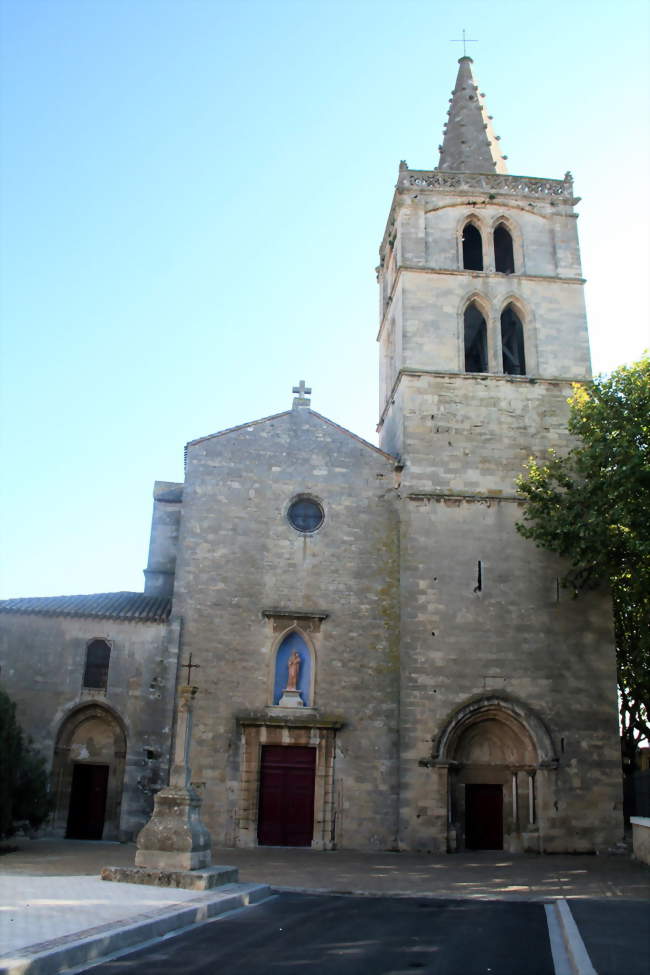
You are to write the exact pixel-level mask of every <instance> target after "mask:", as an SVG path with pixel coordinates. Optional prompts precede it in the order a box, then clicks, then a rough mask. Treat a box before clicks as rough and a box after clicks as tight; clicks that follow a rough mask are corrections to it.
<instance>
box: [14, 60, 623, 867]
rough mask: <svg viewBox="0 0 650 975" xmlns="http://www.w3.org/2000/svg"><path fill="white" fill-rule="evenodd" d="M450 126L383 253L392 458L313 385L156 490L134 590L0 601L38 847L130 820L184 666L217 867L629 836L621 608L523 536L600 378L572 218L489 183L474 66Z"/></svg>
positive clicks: (505, 184)
mask: <svg viewBox="0 0 650 975" xmlns="http://www.w3.org/2000/svg"><path fill="white" fill-rule="evenodd" d="M450 101H451V105H450V110H449V120H448V123H447V126H446V130H445V136H444V140H443V144H442V146H441V153H440V162H439V165H438V167H437V169H435V170H431V171H429V170H427V171H422V170H411V169H409V168H408V166H407V165H406V163H402V164H400V169H399V177H398V182H397V186H396V189H395V194H394V199H393V203H392V206H391V210H390V213H389V217H388V222H387V226H386V232H385V235H384V239H383V241H382V244H381V248H380V265H379V268H378V281H379V290H380V323H379V335H378V341H379V348H380V382H379V386H380V402H379V427H378V430H379V438H380V439H379V444H380V446H379V447H375V446H373V445H371V444H369V443H367V442H366V441H364V440H362V439H360V438H359V437H357V436H355V435H354V434H352V433H350V432H349V431H348V430H345V429H344V428H342V427H340V426H338V425H337V424H335V423H333V422H332V421H331V420H328V419H327V418H325V417H323V416H321V415H320V414H318V413H317V412H315V411H314V410H312V409H311V405H310V400H309V396H308V394H309V392H310V391H309V390H307V389H306V388H305V386H304V383H302V382H301V384H300V386H298V387H296V389H295V390H294V393H295V394H296V395H295V398H294V400H293V405H292V408H291V409H290V410H287V411H286V412H284V413H280V414H277V415H275V416H270V417H266V418H264V419H261V420H256V421H253V422H250V423H246V424H243V425H241V426H238V427H235V428H233V429H231V430H226V431H223V432H221V433H217V434H213V435H210V436H206V437H203V438H200V439H198V440H194V441H192V442H190V443H189V444H188V445H187V447H186V466H185V478H184V481H183V483H182V484H172V483H168V482H156V485H155V488H154V513H153V521H152V531H151V544H150V551H149V562H148V566H147V569H146V570H145V580H146V581H145V590H144V593H104V594H96V595H92V596H71V597H53V598H48V597H44V598H34V599H31V598H28V599H14V600H5V601H4V602H3V603H1V604H0V622H2V630H3V637H2V644H1V647H2V678H3V682H4V684H5V686H6V688H7V690H8V691H9V693H10V694H11V695H12V696H13V697H14V699H15V700H16V701H17V704H18V711H19V717H20V720H21V721H22V723H23V725H24V727H25V728H26V730H27V731H29V732H30V733H31V734H32V736H33V737H34V739H35V742H36V743H37V744H38V745H39V746H40V747H41V748H42V749H43V750H44V751H45V752H46V753H48V754H50V755H51V756H52V776H53V778H52V783H53V789H54V793H55V797H56V809H55V813H54V816H53V820H52V823H51V824H50V829H51V830H52V831H53V832H55V833H58V834H59V835H70V836H75V835H76V836H84V835H86V836H88V837H93V836H94V837H98V836H103V837H104V838H118V837H119V838H129V837H132V836H133V835H134V834H135V833H136V832H137V830H138V829H139V828H140V827H141V826H142V825H143V824H144V822H145V821H146V819H147V817H148V814H149V811H150V809H151V797H152V795H153V793H154V792H155V791H156V790H157V789H158V788H160V787H161V785H163V784H164V783H165V781H166V776H167V774H168V766H169V755H170V747H171V744H172V737H173V722H174V706H175V696H176V695H175V689H176V687H177V686H178V685H179V684H182V683H185V682H186V681H187V672H186V671H184V670H183V666H182V665H184V664H185V663H186V662H187V661H189V660H190V659H191V662H192V663H193V664H194V665H198V666H199V668H200V669H198V670H196V671H194V672H192V673H191V681H192V682H193V683H194V682H196V683H197V684H198V685H199V688H200V691H199V694H198V695H197V698H196V707H195V713H194V734H193V743H192V755H191V765H192V769H193V778H194V780H195V785H196V787H197V789H198V791H199V792H200V794H201V795H202V798H203V807H202V808H203V813H202V814H203V819H204V821H205V823H206V825H207V826H208V828H209V829H210V831H211V833H212V836H213V842H214V843H215V844H216V845H226V846H228V845H240V846H255V845H257V844H271V845H298V846H311V847H313V848H318V849H332V848H334V847H339V848H351V849H355V848H356V849H408V850H427V851H433V852H437V853H440V852H453V851H455V850H460V849H464V848H473V849H505V850H508V851H510V852H517V851H524V850H527V851H539V852H559V851H589V850H595V849H606V848H607V847H608V846H611V845H612V844H614V843H615V842H616V841H617V840H618V839H620V836H621V833H622V811H621V771H620V751H619V743H618V727H617V707H616V673H615V657H614V643H613V626H612V619H611V606H610V603H609V600H608V598H607V596H606V594H604V593H603V592H592V593H588V594H585V595H584V596H581V597H580V599H579V600H574V599H572V598H571V597H570V595H569V594H567V593H566V591H564V590H563V589H562V588H561V586H560V584H559V579H560V577H561V575H562V573H563V567H562V564H561V563H560V561H559V560H558V559H556V558H555V557H554V556H553V555H551V554H549V553H546V552H543V551H541V550H538V549H536V548H535V547H534V546H533V545H532V544H531V543H530V542H529V541H526V540H524V539H522V538H521V537H520V536H519V535H518V534H517V532H516V530H515V523H516V522H517V520H519V519H520V518H521V516H522V501H521V499H520V498H518V497H517V495H516V493H515V479H516V476H517V475H518V474H519V473H520V472H521V470H522V468H523V465H524V463H525V462H526V460H527V459H528V457H529V456H531V455H533V454H534V455H537V456H540V455H542V454H543V453H544V452H545V451H546V450H547V448H549V447H554V448H556V449H559V450H562V449H564V448H566V447H567V445H568V441H567V433H566V419H567V405H566V400H567V397H568V396H569V395H570V393H571V383H572V382H574V381H580V380H585V379H588V378H589V376H590V365H589V347H588V338H587V327H586V316H585V308H584V299H583V284H584V282H583V279H582V276H581V274H582V272H581V267H580V256H579V249H578V239H577V229H576V214H575V211H574V206H575V204H576V203H577V200H576V198H575V197H574V195H573V184H572V181H571V178H570V175H569V174H567V176H566V177H565V178H564V179H563V180H551V179H537V178H530V177H519V176H510V175H508V174H507V172H506V170H505V162H504V159H505V157H503V156H502V155H501V154H500V152H499V150H498V140H497V139H496V137H495V136H494V134H493V131H492V127H491V119H490V117H489V116H488V115H487V110H486V107H485V103H484V99H483V96H482V94H481V93H480V92H479V90H478V87H477V85H476V82H475V79H474V76H473V74H472V62H471V59H470V58H468V57H463V58H461V59H460V62H459V72H458V78H457V81H456V85H455V88H454V91H453V93H452V98H451V100H450ZM190 655H191V657H190Z"/></svg>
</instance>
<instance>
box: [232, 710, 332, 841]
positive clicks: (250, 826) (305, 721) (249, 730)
mask: <svg viewBox="0 0 650 975" xmlns="http://www.w3.org/2000/svg"><path fill="white" fill-rule="evenodd" d="M269 710H271V709H269ZM277 710H278V709H277V708H274V709H273V711H277ZM310 711H311V709H310ZM237 727H238V730H239V735H240V755H241V761H240V781H239V808H238V816H237V827H238V828H237V845H238V846H247V847H251V846H257V845H258V843H257V814H258V806H259V791H260V766H261V757H262V746H263V745H285V746H286V745H307V746H310V747H312V748H315V749H316V783H315V792H314V836H313V839H312V843H311V848H312V849H313V850H333V849H335V846H336V839H335V834H334V826H335V818H334V756H335V753H336V732H337V731H338V730H339V729H340V728H342V727H343V722H342V721H341V720H340V719H339V718H336V717H319V716H317V715H316V714H314V713H313V712H311V713H310V712H307V713H305V714H302V713H301V714H299V715H296V713H295V711H293V713H292V714H287V716H286V717H283V716H280V715H276V714H273V715H270V714H268V713H266V712H260V713H253V712H250V713H247V714H238V715H237Z"/></svg>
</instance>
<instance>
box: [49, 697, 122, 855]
mask: <svg viewBox="0 0 650 975" xmlns="http://www.w3.org/2000/svg"><path fill="white" fill-rule="evenodd" d="M125 763H126V732H125V729H124V725H123V723H122V721H121V720H120V719H119V718H118V716H117V715H116V714H114V713H113V712H112V711H111V710H109V708H107V707H104V706H103V705H101V704H90V705H87V706H83V707H80V708H77V709H76V710H75V711H73V712H72V713H71V714H69V715H68V716H67V717H66V718H65V720H64V721H63V723H62V725H61V727H60V729H59V733H58V735H57V739H56V745H55V749H54V764H53V770H52V773H53V774H52V781H53V785H54V793H55V811H54V828H55V830H56V832H57V833H58V834H60V835H63V836H66V837H67V838H69V839H83V840H100V839H104V840H112V839H118V838H119V828H120V812H121V805H122V787H123V782H124V768H125Z"/></svg>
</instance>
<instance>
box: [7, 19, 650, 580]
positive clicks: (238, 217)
mask: <svg viewBox="0 0 650 975" xmlns="http://www.w3.org/2000/svg"><path fill="white" fill-rule="evenodd" d="M0 7H1V11H2V20H3V23H2V45H3V50H2V60H3V65H2V70H3V78H2V88H3V95H2V98H3V101H2V143H3V145H2V150H3V158H4V164H3V166H4V168H3V173H2V235H3V236H2V325H3V377H2V387H3V445H2V458H3V462H4V464H3V478H2V492H3V498H2V512H3V516H4V522H5V524H4V532H3V544H2V553H3V554H2V562H3V564H2V571H3V578H2V584H1V587H0V595H2V596H12V595H48V594H58V593H77V592H97V591H105V590H117V589H134V590H138V589H141V587H142V573H141V570H142V568H143V567H144V565H145V562H146V554H147V545H148V530H149V521H150V514H151V488H152V483H153V481H154V480H155V479H160V480H181V479H182V462H183V445H184V443H185V442H186V441H187V440H190V439H192V438H194V437H198V436H201V435H204V434H207V433H210V432H213V431H216V430H219V429H223V428H225V427H228V426H232V425H235V424H237V423H241V422H244V421H246V420H250V419H254V418H256V417H259V416H265V415H268V414H270V413H275V412H279V411H281V410H283V409H287V408H288V407H289V406H290V403H291V387H292V385H293V384H294V383H296V382H297V381H298V380H299V379H301V378H304V379H306V380H307V381H308V383H310V384H311V385H312V386H313V390H314V392H313V396H312V405H313V407H314V408H315V409H316V410H318V411H319V412H321V413H324V414H325V415H327V416H330V417H331V418H332V419H334V420H336V421H337V422H339V423H342V424H343V425H345V426H347V427H349V428H351V429H352V430H354V431H355V432H357V433H359V434H360V435H362V436H364V437H366V438H368V439H374V438H375V434H374V428H375V422H376V418H377V404H376V400H377V385H376V372H377V370H376V346H375V336H376V331H377V295H376V283H375V276H374V267H375V265H376V263H377V248H378V245H379V242H380V239H381V236H382V233H383V229H384V223H385V220H386V216H387V213H388V207H389V205H390V200H391V196H392V191H393V186H394V183H395V180H396V176H397V169H398V164H399V160H400V159H406V160H407V162H408V163H409V165H410V166H411V167H413V168H422V169H427V168H433V167H434V166H435V165H436V163H437V150H436V147H437V145H438V143H439V142H440V141H441V135H442V126H443V121H444V118H445V113H446V109H447V100H448V98H449V93H450V90H451V88H452V86H453V83H454V80H455V75H456V70H457V63H456V62H457V58H458V57H459V56H460V54H461V53H462V52H461V50H460V46H459V45H458V44H452V43H450V40H451V39H452V38H457V37H460V32H461V29H462V28H463V27H465V28H466V29H467V30H468V33H469V36H471V37H475V38H478V39H479V43H476V44H471V45H469V52H468V53H471V55H472V56H473V57H474V61H475V65H474V66H475V70H476V75H477V78H478V80H479V84H480V86H481V89H482V90H483V91H485V92H486V95H487V103H488V107H489V110H490V112H491V114H492V115H493V116H494V119H495V124H496V127H497V132H498V133H499V134H500V135H501V136H502V145H503V147H504V151H505V152H506V153H507V155H508V157H509V158H508V165H509V169H510V172H512V173H522V174H526V175H531V176H547V177H562V176H563V174H564V172H565V170H567V169H570V170H571V171H572V172H573V174H574V178H575V184H576V192H577V193H578V194H579V195H581V196H582V197H583V202H582V203H581V204H580V208H579V209H580V214H581V217H580V222H579V227H580V233H581V244H582V257H583V265H584V271H585V275H586V277H587V278H588V279H589V284H588V290H587V299H588V305H589V314H590V329H591V337H592V351H593V360H594V368H595V370H596V371H608V370H610V369H612V368H613V367H615V366H617V365H619V364H621V363H623V362H626V361H631V360H633V359H635V358H638V356H639V354H640V352H641V350H642V349H643V348H644V347H646V346H647V345H649V344H650V340H649V337H648V303H647V290H646V291H645V292H644V290H643V288H644V285H643V283H642V281H643V280H644V279H645V278H646V277H647V266H648V251H647V213H648V211H647V206H648V204H647V200H648V196H649V188H648V180H649V172H648V132H647V116H648V101H649V91H648V76H647V64H648V22H647V18H648V13H647V4H646V3H645V0H643V2H642V0H639V2H637V0H622V2H618V3H616V4H614V3H612V2H611V0H589V2H587V0H572V2H570V3H567V2H566V0H562V2H560V0H549V2H546V3H544V4H541V5H540V4H539V3H537V2H532V0H516V2H515V0H513V2H506V0H492V2H488V0H485V2H483V0H481V2H476V0H474V2H471V0H460V2H458V3H456V4H453V5H452V4H448V3H442V2H440V0H402V2H387V0H348V2H338V0H328V2H320V0H312V2H292V0H267V2H256V0H244V2H237V3H235V2H223V0H174V2H169V0H3V2H2V3H1V4H0ZM644 248H645V250H644Z"/></svg>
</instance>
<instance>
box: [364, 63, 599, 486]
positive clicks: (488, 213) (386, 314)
mask: <svg viewBox="0 0 650 975" xmlns="http://www.w3.org/2000/svg"><path fill="white" fill-rule="evenodd" d="M505 160H506V157H505V156H504V155H503V154H502V153H501V149H500V140H499V137H498V136H496V135H495V134H494V131H493V127H492V117H491V116H490V115H488V113H487V108H486V104H485V99H484V95H483V94H482V93H481V92H480V91H479V86H478V85H477V83H476V79H475V78H474V75H473V72H472V59H471V58H470V57H462V58H460V61H459V69H458V77H457V79H456V85H455V87H454V90H453V92H452V97H451V99H450V107H449V113H448V121H447V124H446V126H445V133H444V138H443V142H442V145H441V146H440V160H439V164H438V166H437V168H436V169H434V170H412V169H409V167H408V166H407V165H406V163H404V162H402V163H401V164H400V169H399V178H398V183H397V187H396V190H395V195H394V199H393V203H392V206H391V210H390V214H389V217H388V222H387V226H386V232H385V234H384V238H383V241H382V244H381V248H380V265H379V271H378V278H379V287H380V328H379V346H380V403H379V408H380V417H379V431H380V438H381V439H380V442H381V446H382V448H383V449H384V450H387V451H389V452H391V453H394V454H397V455H398V456H399V457H400V458H401V459H402V460H404V461H406V463H407V464H408V463H409V462H410V461H411V460H414V459H415V456H416V455H417V453H418V452H419V446H418V445H419V441H420V439H421V434H422V432H423V431H422V430H420V429H419V425H420V421H419V420H416V419H415V417H416V416H419V415H420V414H423V410H422V409H421V406H422V404H423V403H424V400H423V399H422V397H423V394H424V395H425V396H426V397H433V400H431V407H432V408H431V410H430V411H429V413H428V416H429V417H431V416H432V414H433V417H434V420H435V421H436V422H435V423H434V424H433V425H432V426H431V430H430V446H431V448H432V451H433V452H434V453H435V457H436V463H435V466H436V469H437V471H438V474H437V475H436V477H437V478H438V481H439V482H440V486H442V484H443V483H446V486H448V487H454V489H462V488H463V487H467V486H468V483H467V478H464V477H463V475H462V474H461V473H460V472H458V471H456V473H455V475H454V477H453V478H452V477H451V473H450V472H449V473H448V474H447V475H446V476H445V475H444V474H443V469H444V468H445V467H448V466H449V467H453V468H454V469H455V468H456V467H457V463H456V460H457V455H458V449H459V448H461V449H465V450H468V451H469V454H467V455H466V456H467V457H468V464H467V465H466V466H467V467H468V468H469V467H470V466H472V465H471V463H470V462H469V458H470V457H472V458H474V459H477V460H478V459H479V458H481V461H482V460H483V454H484V451H485V450H487V451H488V456H489V455H491V454H492V450H493V446H492V444H491V442H490V440H491V436H492V435H498V436H500V437H506V436H507V437H508V438H509V439H510V440H511V442H512V444H513V447H514V443H515V442H517V441H518V442H519V443H520V448H519V450H518V451H517V458H516V460H515V459H514V457H513V463H514V468H512V469H510V470H509V471H505V470H504V469H503V465H501V473H502V474H504V475H506V477H507V481H508V484H509V485H510V486H511V485H512V480H513V477H514V476H515V475H516V474H517V473H519V472H520V470H521V466H522V463H523V462H524V461H525V460H526V459H527V457H528V456H529V455H530V453H531V452H533V448H535V447H539V448H541V449H542V450H543V449H544V448H545V447H546V446H547V445H548V446H550V443H548V444H547V443H546V442H545V439H546V438H544V436H543V429H541V428H540V424H539V419H540V417H539V408H540V405H541V404H538V403H537V401H538V399H539V389H536V388H535V387H536V386H537V385H538V384H539V381H544V382H546V383H551V384H552V385H551V386H549V387H545V389H546V392H547V393H548V395H549V396H551V398H554V393H553V391H557V392H559V396H558V402H559V403H560V404H562V403H563V400H564V399H566V395H568V394H566V395H565V391H566V389H567V388H568V387H567V386H566V383H567V381H569V382H570V381H575V380H582V379H587V378H589V376H590V363H589V345H588V337H587V324H586V315H585V306H584V297H583V284H584V281H583V279H582V272H581V267H580V253H579V248H578V237H577V228H576V213H575V212H574V206H575V204H576V203H577V202H578V200H577V199H576V198H575V197H574V195H573V183H572V180H571V176H570V174H569V173H567V174H566V176H565V177H564V179H561V180H558V179H539V178H536V177H529V176H510V175H508V173H507V170H506V162H505ZM558 382H559V383H560V387H561V389H560V388H559V387H558V386H557V383H558ZM494 396H496V397H497V399H499V400H507V401H508V403H509V408H510V409H511V410H513V411H514V412H515V413H517V412H520V414H524V415H525V416H524V419H525V423H524V428H523V429H522V424H521V420H522V416H521V415H520V416H518V417H517V419H516V421H515V422H514V424H513V429H512V431H507V430H506V429H504V427H503V421H502V419H500V420H499V432H498V434H497V431H496V430H493V431H492V432H490V429H489V418H490V416H491V415H492V411H493V407H494V402H493V401H492V398H493V397H494ZM441 397H442V399H441ZM488 399H489V400H490V402H491V410H490V411H488V412H487V413H486V408H485V407H486V402H487V400H488ZM545 399H546V400H547V399H548V396H546V397H545ZM452 401H455V403H456V407H455V408H452V406H451V403H452ZM427 402H428V400H427ZM434 406H435V407H436V408H435V409H434ZM541 408H542V409H548V404H547V403H545V404H544V405H543V406H542V407H541ZM427 409H428V407H427ZM563 409H564V407H563V406H561V411H563ZM459 410H462V411H463V412H464V411H465V410H469V411H475V414H474V416H473V417H467V419H468V421H470V422H469V423H468V424H467V425H466V424H464V423H463V424H462V426H463V427H464V429H463V430H462V431H461V430H458V431H455V433H456V436H455V439H454V438H452V437H448V436H446V432H449V431H448V430H447V427H448V426H449V423H448V422H447V421H448V420H449V421H452V415H453V414H454V413H455V414H456V420H459V419H460V417H459V415H458V411H459ZM533 413H535V414H536V415H535V416H533V415H532V414H533ZM542 426H543V425H542ZM479 431H480V432H479ZM540 435H542V437H541V439H542V441H544V442H539V437H540ZM449 440H451V441H452V443H451V445H450V444H449V443H448V441H449ZM461 441H462V443H461ZM450 446H451V448H452V452H451V453H450V451H449V449H448V448H449V447H450ZM454 458H456V459H454ZM520 461H521V463H520ZM485 473H487V471H486V472H485ZM440 478H443V481H440ZM498 480H499V483H498V484H497V483H494V484H491V483H489V479H484V480H483V484H482V487H483V488H484V489H485V490H489V489H490V488H497V487H498V488H501V489H503V488H504V482H503V479H502V478H499V479H498ZM452 481H453V483H452ZM475 481H476V478H475V477H474V476H472V483H475ZM475 486H476V487H478V486H479V484H478V483H476V484H475Z"/></svg>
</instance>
